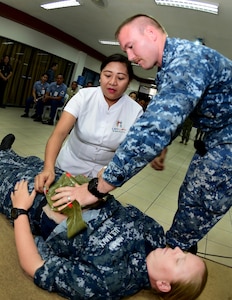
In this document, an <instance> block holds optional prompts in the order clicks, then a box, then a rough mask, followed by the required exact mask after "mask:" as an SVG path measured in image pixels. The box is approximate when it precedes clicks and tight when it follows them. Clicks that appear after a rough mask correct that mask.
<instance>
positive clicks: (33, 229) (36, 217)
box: [0, 134, 208, 300]
mask: <svg viewBox="0 0 232 300" xmlns="http://www.w3.org/2000/svg"><path fill="white" fill-rule="evenodd" d="M14 140H15V137H14V135H12V134H9V135H7V136H6V137H4V138H3V140H2V143H1V145H0V183H1V184H0V199H1V200H0V212H1V213H3V214H4V215H6V217H7V218H11V219H12V222H13V223H14V233H15V243H16V248H17V252H18V257H19V262H20V264H21V267H22V268H23V270H24V271H25V272H26V273H27V274H28V275H30V276H31V277H32V278H33V280H34V283H35V284H36V285H37V286H39V287H41V288H43V289H45V290H47V291H49V292H56V293H58V294H60V295H61V296H63V297H65V298H67V299H73V300H74V299H79V300H85V299H86V300H87V299H88V300H89V299H94V300H103V299H104V300H105V299H107V300H117V299H121V298H123V297H124V296H129V295H133V294H134V293H136V292H138V291H139V290H141V289H144V288H146V289H148V288H149V289H153V290H154V292H155V293H157V294H159V295H161V296H162V297H163V299H172V300H175V299H176V300H177V299H178V300H186V299H188V300H193V299H196V298H197V297H198V295H200V294H201V292H202V290H203V289H204V286H205V284H206V281H207V274H208V273H207V267H206V265H205V263H204V261H203V260H202V259H201V258H200V257H198V256H196V255H193V254H191V253H184V252H183V251H182V250H181V249H180V248H178V247H177V248H175V249H171V248H168V247H166V241H165V235H164V231H163V228H162V227H161V226H160V225H159V224H158V223H157V222H156V221H155V220H153V219H152V218H150V217H149V216H147V215H145V214H144V213H142V212H141V211H140V210H138V209H137V208H135V207H133V206H131V205H125V206H124V205H122V204H120V203H119V202H118V201H117V200H116V199H115V198H114V197H113V196H111V195H108V197H107V199H106V200H105V201H97V203H96V204H97V205H95V206H94V207H90V208H88V209H87V208H86V204H87V203H86V202H85V201H82V202H80V203H79V204H80V205H81V207H82V218H83V219H84V221H85V222H86V224H87V228H85V229H83V230H82V231H81V232H79V233H78V234H76V235H75V236H72V237H71V238H68V237H67V223H66V221H67V220H66V216H65V215H64V214H61V213H59V212H55V211H53V210H52V209H50V206H49V207H48V205H46V204H47V201H46V198H45V196H44V194H41V193H36V192H35V190H34V177H35V175H36V174H37V173H38V172H39V171H41V170H42V169H43V161H42V160H41V159H39V158H38V157H35V156H29V157H21V156H19V155H17V154H16V153H15V152H14V151H13V150H11V149H10V148H11V146H12V144H13V142H14ZM62 174H63V171H62V170H60V169H58V168H56V169H55V175H56V180H57V179H58V178H59V177H60V176H61V175H62ZM66 188H67V189H68V192H69V189H70V188H71V187H69V186H67V187H66ZM58 190H59V188H57V189H56V190H55V192H57V191H58ZM52 198H53V197H52ZM11 200H12V201H11ZM66 203H67V197H66ZM73 203H74V202H73V201H72V203H70V202H69V203H68V205H69V209H74V205H73V207H72V206H71V207H70V204H73ZM55 205H56V201H54V204H53V207H55ZM44 233H45V234H46V235H45V234H44Z"/></svg>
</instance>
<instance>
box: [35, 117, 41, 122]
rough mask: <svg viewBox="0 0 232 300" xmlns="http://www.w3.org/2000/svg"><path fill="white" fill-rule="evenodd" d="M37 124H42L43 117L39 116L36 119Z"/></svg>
mask: <svg viewBox="0 0 232 300" xmlns="http://www.w3.org/2000/svg"><path fill="white" fill-rule="evenodd" d="M34 121H35V122H42V117H41V116H37V117H36V118H35V119H34Z"/></svg>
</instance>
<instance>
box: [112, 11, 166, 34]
mask: <svg viewBox="0 0 232 300" xmlns="http://www.w3.org/2000/svg"><path fill="white" fill-rule="evenodd" d="M137 21H138V26H139V30H140V31H141V32H143V31H144V28H145V27H146V26H147V25H151V26H154V27H155V28H157V29H159V30H161V31H162V32H163V33H165V34H167V32H166V30H165V29H164V27H163V26H162V25H161V24H160V23H159V22H158V21H157V20H156V19H154V18H153V17H151V16H149V15H144V14H138V15H134V16H132V17H130V18H128V19H126V20H125V21H124V22H123V23H122V24H121V25H120V26H119V27H118V29H117V30H116V32H115V37H116V39H117V38H118V35H119V33H120V31H121V29H122V28H123V27H124V26H126V25H128V24H130V23H133V22H137Z"/></svg>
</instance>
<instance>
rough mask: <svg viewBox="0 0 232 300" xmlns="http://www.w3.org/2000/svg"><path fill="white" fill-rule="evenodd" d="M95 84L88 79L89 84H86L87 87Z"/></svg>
mask: <svg viewBox="0 0 232 300" xmlns="http://www.w3.org/2000/svg"><path fill="white" fill-rule="evenodd" d="M92 86H93V82H92V81H88V82H87V84H86V85H85V87H92Z"/></svg>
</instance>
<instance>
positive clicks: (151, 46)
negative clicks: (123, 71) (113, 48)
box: [118, 23, 158, 69]
mask: <svg viewBox="0 0 232 300" xmlns="http://www.w3.org/2000/svg"><path fill="white" fill-rule="evenodd" d="M133 24H134V23H129V24H127V25H125V26H124V27H123V28H122V29H121V31H120V33H119V35H118V41H119V43H120V46H121V49H122V50H123V51H124V52H126V54H127V56H128V59H129V60H130V61H132V62H134V63H136V64H138V65H140V66H141V67H142V68H143V69H151V68H153V67H154V65H156V63H157V60H158V49H157V48H156V45H155V41H154V37H153V35H152V34H150V33H149V32H148V31H147V30H146V29H145V30H144V31H143V32H141V31H139V28H138V27H137V26H136V25H133Z"/></svg>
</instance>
